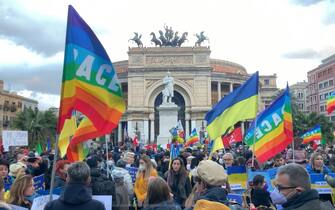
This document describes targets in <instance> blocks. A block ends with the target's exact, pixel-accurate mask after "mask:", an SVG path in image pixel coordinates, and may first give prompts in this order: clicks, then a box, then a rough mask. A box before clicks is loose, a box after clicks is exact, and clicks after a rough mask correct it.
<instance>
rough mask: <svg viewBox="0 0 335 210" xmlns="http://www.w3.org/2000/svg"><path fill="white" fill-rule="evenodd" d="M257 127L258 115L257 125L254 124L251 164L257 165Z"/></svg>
mask: <svg viewBox="0 0 335 210" xmlns="http://www.w3.org/2000/svg"><path fill="white" fill-rule="evenodd" d="M256 128H257V116H256V118H255V125H254V138H253V144H252V159H251V166H252V167H253V168H254V167H255V143H256Z"/></svg>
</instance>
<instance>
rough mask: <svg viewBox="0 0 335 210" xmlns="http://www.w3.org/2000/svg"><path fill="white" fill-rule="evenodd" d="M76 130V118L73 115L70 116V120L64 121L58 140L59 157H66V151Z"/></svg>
mask: <svg viewBox="0 0 335 210" xmlns="http://www.w3.org/2000/svg"><path fill="white" fill-rule="evenodd" d="M76 129H77V122H76V116H75V114H72V116H71V118H70V119H66V120H65V123H64V126H63V129H62V131H61V133H60V135H59V138H58V148H59V152H60V156H61V157H64V156H65V155H66V151H67V148H68V146H69V144H70V140H71V137H72V136H73V135H74V133H75V131H76Z"/></svg>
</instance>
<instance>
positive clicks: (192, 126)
mask: <svg viewBox="0 0 335 210" xmlns="http://www.w3.org/2000/svg"><path fill="white" fill-rule="evenodd" d="M191 123H192V124H191V130H193V129H194V128H196V124H195V120H192V122H191Z"/></svg>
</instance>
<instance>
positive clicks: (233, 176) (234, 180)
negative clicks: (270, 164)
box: [227, 166, 248, 191]
mask: <svg viewBox="0 0 335 210" xmlns="http://www.w3.org/2000/svg"><path fill="white" fill-rule="evenodd" d="M227 174H228V181H229V185H230V188H231V190H233V191H236V190H242V189H246V188H247V187H246V186H247V180H248V175H247V171H246V168H245V167H244V166H232V167H228V168H227Z"/></svg>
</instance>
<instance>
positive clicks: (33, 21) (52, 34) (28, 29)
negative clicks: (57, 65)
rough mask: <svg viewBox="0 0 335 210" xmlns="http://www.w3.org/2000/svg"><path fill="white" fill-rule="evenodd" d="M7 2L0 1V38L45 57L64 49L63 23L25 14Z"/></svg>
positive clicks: (13, 4)
mask: <svg viewBox="0 0 335 210" xmlns="http://www.w3.org/2000/svg"><path fill="white" fill-rule="evenodd" d="M8 2H9V1H5V0H0V14H1V16H0V28H1V30H0V38H1V37H2V38H5V39H9V40H11V41H13V42H15V43H16V44H17V45H22V46H24V47H26V48H27V49H29V50H31V51H34V52H37V53H40V54H43V55H45V56H50V55H53V54H55V53H57V52H59V51H61V50H63V49H64V40H65V22H62V21H60V20H57V19H52V18H50V17H49V18H43V17H39V16H36V15H35V16H33V15H28V14H25V12H24V11H23V10H22V9H20V7H19V6H17V5H15V3H12V4H11V3H8Z"/></svg>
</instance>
